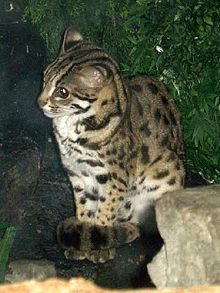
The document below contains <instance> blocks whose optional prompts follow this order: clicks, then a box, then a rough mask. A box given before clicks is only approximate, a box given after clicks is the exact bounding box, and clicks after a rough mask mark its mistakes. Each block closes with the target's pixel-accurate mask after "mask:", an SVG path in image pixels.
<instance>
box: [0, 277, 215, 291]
mask: <svg viewBox="0 0 220 293" xmlns="http://www.w3.org/2000/svg"><path fill="white" fill-rule="evenodd" d="M44 292H47V293H54V292H56V293H64V292H65V293H88V292H89V293H135V292H137V293H219V292H220V287H217V286H216V287H202V288H193V289H183V290H172V289H166V290H149V289H142V290H134V289H132V290H108V289H102V288H100V287H97V286H95V285H94V284H93V283H92V282H89V281H85V280H83V279H81V278H80V279H70V280H69V281H64V280H58V279H50V280H46V281H43V282H39V281H35V280H32V281H27V282H23V283H16V284H12V285H3V286H0V293H44Z"/></svg>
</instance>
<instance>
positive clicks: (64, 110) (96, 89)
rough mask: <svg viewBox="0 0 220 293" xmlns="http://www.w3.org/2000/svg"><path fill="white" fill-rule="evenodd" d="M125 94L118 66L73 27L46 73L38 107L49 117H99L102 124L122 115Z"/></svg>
mask: <svg viewBox="0 0 220 293" xmlns="http://www.w3.org/2000/svg"><path fill="white" fill-rule="evenodd" d="M125 91H126V89H125V88H124V85H123V82H122V79H121V77H120V72H119V68H118V65H117V63H116V62H115V61H114V60H113V59H112V58H111V57H109V56H108V54H106V53H105V52H104V51H103V50H102V49H101V48H99V47H97V46H94V45H92V44H90V43H88V42H85V41H84V40H83V37H82V35H81V34H80V33H79V32H78V31H76V30H74V29H73V28H72V27H70V28H68V29H67V30H66V32H65V35H64V40H63V44H62V47H61V52H60V55H59V56H58V58H57V59H56V60H55V61H54V62H52V63H51V64H50V65H49V66H48V67H47V68H46V70H45V71H44V85H43V91H42V93H41V94H40V96H39V98H38V104H39V106H40V107H41V108H42V110H43V111H44V114H45V115H46V116H48V117H50V118H55V117H62V116H73V115H75V118H76V119H79V120H82V119H84V118H87V117H90V116H92V115H98V116H99V118H98V120H100V122H101V120H103V119H105V117H108V116H109V112H111V113H113V114H115V115H121V116H123V113H124V112H125V109H126V101H127V100H126V92H125Z"/></svg>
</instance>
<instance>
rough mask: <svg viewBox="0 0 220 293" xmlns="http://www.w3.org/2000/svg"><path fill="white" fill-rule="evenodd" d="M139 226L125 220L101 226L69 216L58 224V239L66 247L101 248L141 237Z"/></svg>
mask: <svg viewBox="0 0 220 293" xmlns="http://www.w3.org/2000/svg"><path fill="white" fill-rule="evenodd" d="M139 235H140V232H139V228H138V226H136V225H135V224H133V223H130V222H125V223H120V224H117V225H114V226H99V225H92V224H91V223H86V222H83V223H82V222H79V221H78V220H77V219H76V218H75V217H71V218H68V219H66V220H64V221H63V222H61V223H60V224H59V225H58V226H57V240H58V243H59V244H60V245H61V247H63V248H64V249H69V248H71V247H72V248H74V249H76V250H99V249H110V248H116V247H119V246H122V245H123V244H125V243H129V242H132V241H134V240H135V239H136V238H137V237H139Z"/></svg>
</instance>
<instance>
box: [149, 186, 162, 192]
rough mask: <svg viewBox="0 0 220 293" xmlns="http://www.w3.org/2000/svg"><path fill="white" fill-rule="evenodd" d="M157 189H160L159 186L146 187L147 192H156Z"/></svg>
mask: <svg viewBox="0 0 220 293" xmlns="http://www.w3.org/2000/svg"><path fill="white" fill-rule="evenodd" d="M159 187H160V186H159V185H156V186H153V187H148V188H147V192H151V191H155V190H157V189H158V188H159Z"/></svg>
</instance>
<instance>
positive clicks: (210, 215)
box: [148, 185, 220, 288]
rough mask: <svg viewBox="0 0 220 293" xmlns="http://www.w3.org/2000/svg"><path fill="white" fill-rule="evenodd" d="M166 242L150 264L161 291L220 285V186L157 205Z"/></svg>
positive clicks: (169, 198) (173, 195)
mask: <svg viewBox="0 0 220 293" xmlns="http://www.w3.org/2000/svg"><path fill="white" fill-rule="evenodd" d="M156 218H157V223H158V229H159V231H160V234H161V236H162V238H163V240H164V246H163V248H162V249H161V251H160V252H159V254H158V255H157V256H156V257H154V259H153V261H152V263H151V264H149V265H148V272H149V274H150V277H151V279H152V281H153V282H154V284H155V285H156V286H157V287H158V288H164V287H175V288H181V287H182V288H183V287H192V286H201V285H213V284H220V185H209V186H206V187H200V188H189V189H185V190H180V191H176V192H173V193H169V194H166V195H165V196H164V197H163V198H162V199H161V200H159V201H158V202H157V205H156Z"/></svg>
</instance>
